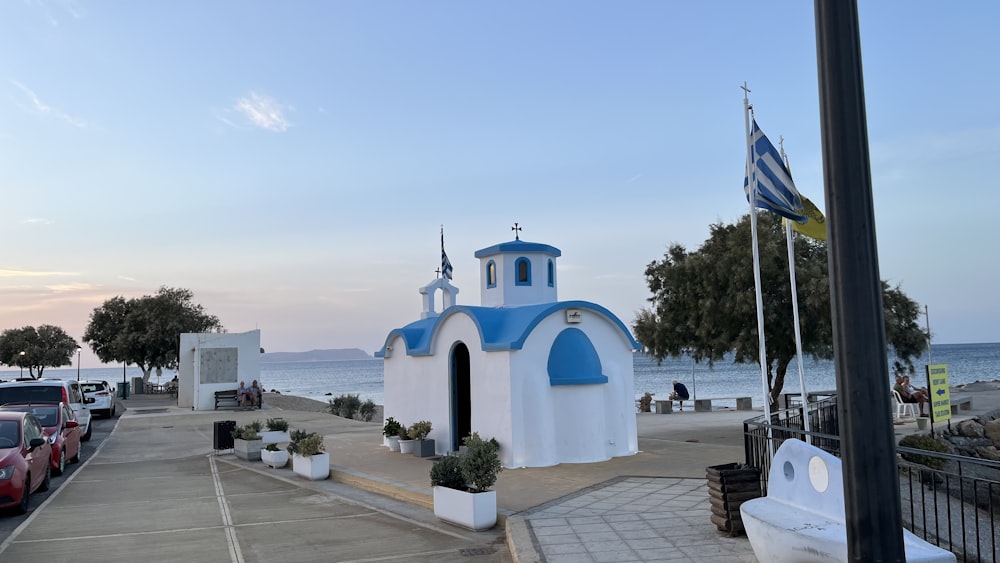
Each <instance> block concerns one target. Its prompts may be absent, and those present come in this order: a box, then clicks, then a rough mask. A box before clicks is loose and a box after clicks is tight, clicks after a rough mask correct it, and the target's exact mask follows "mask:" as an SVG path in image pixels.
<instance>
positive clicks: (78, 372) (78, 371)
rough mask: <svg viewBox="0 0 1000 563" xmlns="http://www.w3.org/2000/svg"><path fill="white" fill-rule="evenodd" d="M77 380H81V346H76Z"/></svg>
mask: <svg viewBox="0 0 1000 563" xmlns="http://www.w3.org/2000/svg"><path fill="white" fill-rule="evenodd" d="M76 380H77V381H80V347H79V346H77V347H76Z"/></svg>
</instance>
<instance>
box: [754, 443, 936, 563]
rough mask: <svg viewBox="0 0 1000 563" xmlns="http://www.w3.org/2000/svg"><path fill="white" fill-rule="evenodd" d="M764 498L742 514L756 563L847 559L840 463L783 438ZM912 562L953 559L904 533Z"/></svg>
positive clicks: (772, 462) (818, 450)
mask: <svg viewBox="0 0 1000 563" xmlns="http://www.w3.org/2000/svg"><path fill="white" fill-rule="evenodd" d="M767 479H768V480H767V496H766V497H764V498H758V499H753V500H748V501H746V502H744V503H743V504H742V505H741V506H740V516H741V518H742V520H743V526H744V528H745V529H746V533H747V538H748V539H749V540H750V546H751V547H753V552H754V555H756V556H757V559H758V560H760V561H769V562H771V561H773V562H776V563H781V562H791V561H798V562H830V561H847V526H846V524H845V521H846V518H845V516H844V482H843V473H842V470H841V466H840V459H838V458H836V457H834V456H832V455H830V454H828V453H826V452H824V451H823V450H821V449H819V448H816V447H814V446H811V445H808V444H806V443H805V442H802V441H800V440H785V442H784V443H783V444H781V447H780V448H778V451H777V453H775V454H774V459H773V460H772V461H771V471H770V473H769V474H768V478H767ZM903 547H904V549H905V551H906V560H907V561H910V562H915V561H928V562H938V561H940V562H942V563H943V562H948V561H955V555H954V554H953V553H951V552H949V551H946V550H944V549H941V548H940V547H937V546H935V545H932V544H930V543H927V542H926V541H924V540H922V539H920V538H918V537H917V536H915V535H913V534H912V533H910V532H909V531H908V530H905V529H904V530H903Z"/></svg>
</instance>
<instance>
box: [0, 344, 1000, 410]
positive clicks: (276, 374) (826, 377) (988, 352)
mask: <svg viewBox="0 0 1000 563" xmlns="http://www.w3.org/2000/svg"><path fill="white" fill-rule="evenodd" d="M929 356H930V357H929V358H928V355H927V354H924V356H922V357H921V358H919V359H918V360H916V361H915V362H914V365H915V366H916V375H915V376H914V377H913V378H912V379H913V381H914V382H915V383H919V384H921V385H924V386H926V385H927V378H926V375H925V373H926V372H925V371H924V366H925V365H926V364H927V363H928V361H931V362H933V363H934V364H946V365H947V366H948V375H949V381H950V383H951V385H952V386H956V385H963V384H968V383H974V382H977V381H998V380H1000V343H989V344H934V345H932V346H931V350H930V355H929ZM892 360H893V358H891V357H890V364H891V362H892ZM633 363H634V367H635V392H636V398H639V397H641V396H642V395H643V393H645V392H650V393H653V394H654V395H656V396H657V397H665V396H667V395H669V394H670V391H671V390H672V387H673V384H672V382H673V380H675V379H676V380H678V381H680V382H682V383H684V384H685V385H686V386H687V387H688V390H689V391H690V392H691V393H692V394H693V396H694V397H697V398H703V399H712V398H717V397H736V396H749V397H753V399H754V405H762V404H763V402H762V401H761V399H760V398H761V397H762V394H763V387H762V385H761V381H760V369H759V368H758V367H757V364H735V363H733V362H732V360H731V358H727V359H723V360H722V361H719V362H715V364H714V365H713V366H711V367H709V366H708V365H707V364H706V363H694V362H692V361H691V359H690V358H678V359H670V358H668V359H665V360H664V361H663V362H662V363H657V361H656V360H655V359H653V358H650V357H648V356H646V355H644V354H636V355H635V357H634V360H633ZM123 372H124V373H123ZM79 374H80V378H81V379H97V380H105V381H108V382H110V383H112V385H114V384H115V383H117V382H120V381H122V377H123V375H124V377H125V378H127V380H128V381H131V379H132V378H133V377H141V376H142V371H141V370H139V369H138V368H136V367H128V368H124V370H123V368H122V367H121V366H118V367H114V366H103V367H99V368H83V369H80V370H79ZM803 374H804V379H805V385H806V389H807V390H809V391H820V390H832V389H835V388H836V383H835V375H834V366H833V362H831V361H814V360H811V359H806V360H805V361H804V362H803ZM44 375H45V377H58V378H62V379H76V378H77V369H75V368H63V369H52V368H49V369H46V370H45V373H44ZM173 376H174V373H173V372H164V374H163V376H162V378H161V381H159V382H160V383H166V382H167V381H169V380H170V379H171V378H173ZM16 377H18V370H10V369H7V370H0V379H6V380H9V379H14V378H16ZM152 381H154V382H156V377H155V375H154V376H153V378H152ZM890 383H891V382H887V385H888V384H890ZM260 384H261V387H263V388H264V389H265V390H267V391H278V392H280V393H284V394H287V395H295V396H299V397H306V398H309V399H316V400H320V401H326V400H329V399H330V398H332V397H336V396H339V395H346V394H357V395H358V396H359V397H360V398H361V400H362V401H364V400H367V399H371V400H372V401H374V402H375V403H376V404H382V396H383V385H382V360H381V359H379V358H372V359H363V360H341V361H322V362H275V363H261V365H260ZM799 390H800V387H799V374H798V362H797V361H795V360H793V361H792V363H791V364H789V366H788V373H787V374H786V376H785V385H784V388H783V390H782V392H784V393H797V392H799ZM729 403H732V404H729ZM713 405H714V406H719V407H726V406H729V407H735V401H718V402H717V401H713Z"/></svg>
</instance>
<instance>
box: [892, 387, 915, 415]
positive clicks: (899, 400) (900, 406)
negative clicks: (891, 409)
mask: <svg viewBox="0 0 1000 563" xmlns="http://www.w3.org/2000/svg"><path fill="white" fill-rule="evenodd" d="M892 396H893V398H895V399H896V418H897V419H899V418H902V417H904V416H907V412H909V416H912V417H913V418H917V404H916V403H904V402H903V397H901V396H900V395H899V391H896V390H895V389H893V390H892Z"/></svg>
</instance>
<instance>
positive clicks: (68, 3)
mask: <svg viewBox="0 0 1000 563" xmlns="http://www.w3.org/2000/svg"><path fill="white" fill-rule="evenodd" d="M53 3H55V4H59V6H57V7H58V8H62V9H63V10H65V11H67V12H69V15H70V16H71V17H72V18H73V19H77V20H78V19H81V18H83V14H84V12H83V9H81V8H80V5H79V3H78V2H76V1H75V0H61V1H60V2H46V1H43V0H25V4H27V5H29V6H36V7H37V8H38V9H39V10H41V12H42V14H43V15H44V16H45V19H47V20H48V21H49V25H51V26H52V27H59V20H58V19H57V18H56V16H55V14H54V13H53V11H52V9H51V8H49V5H50V4H53Z"/></svg>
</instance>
